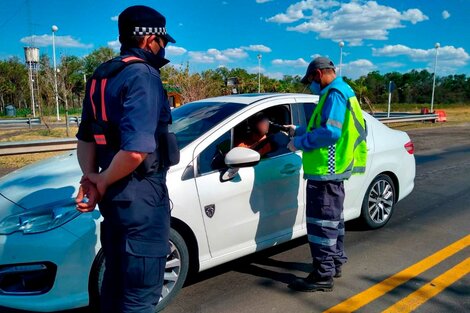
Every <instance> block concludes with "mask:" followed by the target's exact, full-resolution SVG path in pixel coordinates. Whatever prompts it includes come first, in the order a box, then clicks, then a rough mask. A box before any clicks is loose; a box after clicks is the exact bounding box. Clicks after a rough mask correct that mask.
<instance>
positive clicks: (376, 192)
mask: <svg viewBox="0 0 470 313" xmlns="http://www.w3.org/2000/svg"><path fill="white" fill-rule="evenodd" d="M395 203H396V193H395V184H394V183H393V181H392V179H391V178H390V177H389V176H387V175H385V174H380V175H378V176H377V177H376V178H375V179H374V180H373V181H372V183H371V184H370V186H369V188H368V189H367V192H366V194H365V196H364V200H363V202H362V215H361V217H362V221H363V222H364V224H365V226H366V227H367V228H370V229H376V228H380V227H383V226H384V225H385V224H387V223H388V221H389V220H390V217H391V216H392V213H393V209H394V207H395Z"/></svg>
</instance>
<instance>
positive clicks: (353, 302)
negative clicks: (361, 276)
mask: <svg viewBox="0 0 470 313" xmlns="http://www.w3.org/2000/svg"><path fill="white" fill-rule="evenodd" d="M468 246H470V235H467V236H465V237H463V238H462V239H460V240H458V241H456V242H454V243H453V244H451V245H449V246H447V247H445V248H443V249H441V250H439V251H437V252H436V253H434V254H432V255H430V256H428V257H427V258H425V259H423V260H421V261H419V262H418V263H416V264H413V265H411V266H410V267H408V268H406V269H404V270H402V271H401V272H398V273H396V274H394V275H392V276H390V277H388V278H387V279H385V280H383V281H381V282H380V283H377V284H376V285H374V286H372V287H370V288H368V289H366V290H364V291H362V292H361V293H358V294H357V295H355V296H352V297H351V298H349V299H346V300H344V301H343V302H341V303H339V304H337V305H335V306H333V307H331V308H329V309H327V310H326V311H324V313H345V312H354V311H356V310H358V309H360V308H362V307H363V306H365V305H367V304H368V303H370V302H372V301H374V300H376V299H378V298H380V297H381V296H383V295H384V294H386V293H387V292H389V291H391V290H393V289H395V288H396V287H398V286H400V285H401V284H403V283H405V282H407V281H409V280H410V279H413V278H414V277H416V276H418V275H419V274H421V273H423V272H425V271H427V270H428V269H430V268H432V267H434V266H436V265H437V264H438V263H440V262H442V261H444V260H445V259H447V258H449V257H451V256H452V255H454V254H456V253H457V252H459V251H460V250H462V249H465V248H466V247H468Z"/></svg>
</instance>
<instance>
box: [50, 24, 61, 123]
mask: <svg viewBox="0 0 470 313" xmlns="http://www.w3.org/2000/svg"><path fill="white" fill-rule="evenodd" d="M58 30H59V27H57V26H56V25H52V58H53V59H54V93H55V107H56V112H57V121H60V115H59V91H58V90H57V63H56V59H55V32H56V31H58Z"/></svg>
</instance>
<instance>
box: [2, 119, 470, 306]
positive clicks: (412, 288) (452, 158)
mask: <svg viewBox="0 0 470 313" xmlns="http://www.w3.org/2000/svg"><path fill="white" fill-rule="evenodd" d="M409 134H410V136H411V137H412V139H413V140H414V142H415V146H416V150H417V151H416V161H417V176H416V187H415V190H414V192H413V193H412V194H411V195H410V196H409V197H407V198H406V199H405V200H403V201H402V202H400V203H399V204H398V205H397V207H396V211H395V213H394V216H393V217H392V219H391V221H390V222H389V223H388V225H387V226H386V227H384V228H382V229H379V230H375V231H362V230H360V229H359V228H358V227H357V225H356V224H355V223H347V225H346V229H347V232H346V251H347V253H348V255H349V262H348V263H347V264H346V265H345V266H344V269H343V277H342V278H340V279H337V280H336V282H335V289H334V291H333V292H329V293H323V292H320V293H296V292H292V291H291V290H289V289H288V288H287V284H288V283H289V282H290V281H292V280H293V279H294V278H295V277H296V276H297V277H301V276H306V275H307V273H308V272H309V271H310V270H311V265H310V255H309V249H308V246H307V244H306V239H305V238H301V239H298V240H295V241H293V242H290V243H288V244H284V245H281V246H279V247H276V248H274V249H270V250H267V251H264V252H261V253H257V254H255V255H251V256H248V257H245V258H243V259H240V260H237V261H234V262H231V263H229V264H226V265H223V266H220V267H217V268H215V269H212V270H209V271H206V272H204V273H201V274H199V275H198V276H197V277H196V278H195V280H194V281H193V282H192V283H191V284H190V285H188V286H186V287H185V288H184V289H183V290H182V291H181V293H180V294H179V295H178V296H177V298H176V299H175V301H174V302H173V303H172V304H171V305H170V306H169V307H168V308H167V309H166V310H165V311H164V312H165V313H180V312H181V313H183V312H185V313H187V312H207V313H211V312H214V313H224V312H256V313H262V312H322V311H324V310H327V309H329V308H331V307H333V306H336V305H338V304H339V303H342V302H343V301H345V300H347V299H350V298H351V297H353V296H355V295H358V294H360V293H361V292H363V291H364V290H367V289H368V288H370V287H372V288H374V289H373V290H372V291H368V292H366V293H363V294H360V295H359V296H356V297H355V298H354V299H353V300H354V301H352V300H348V301H349V302H346V303H345V304H344V307H343V309H338V310H336V312H348V311H351V309H344V308H351V306H350V305H351V304H356V305H357V308H358V309H357V312H382V311H384V310H385V309H387V308H389V307H390V306H392V305H394V304H396V303H397V302H399V301H400V300H401V299H403V298H404V297H406V296H409V295H411V297H413V296H416V295H417V296H420V297H421V299H423V298H424V300H420V301H424V304H423V305H421V306H419V307H418V308H417V310H416V311H415V312H426V313H428V312H429V313H434V312H435V313H437V312H439V313H440V312H470V275H468V272H469V268H470V267H469V266H466V265H468V263H466V264H465V263H462V264H463V265H462V264H461V265H460V267H459V265H458V264H459V263H461V262H463V261H464V260H467V262H468V260H470V245H469V244H467V246H466V247H465V248H463V249H460V250H459V249H454V248H455V247H454V246H455V245H454V246H451V247H450V248H447V249H451V250H445V251H447V252H448V253H447V255H446V256H445V257H443V258H440V259H439V260H437V261H434V262H433V260H431V259H429V258H428V257H429V256H430V255H433V254H434V253H435V252H437V251H440V250H441V249H444V248H446V247H448V246H449V245H451V244H452V243H454V242H456V241H458V240H460V239H461V238H463V237H465V236H468V235H469V234H470V176H469V175H470V126H469V125H463V126H460V127H448V128H447V127H445V128H439V129H419V130H414V131H410V132H409ZM467 239H468V238H467ZM467 242H468V240H467ZM449 251H450V252H449ZM439 255H440V256H442V253H441V254H439ZM423 260H424V261H423ZM415 264H417V265H415ZM410 267H411V268H410ZM405 269H407V271H406V272H404V273H401V274H399V275H398V276H397V275H396V274H397V273H399V272H400V271H402V270H405ZM447 271H449V272H447ZM462 272H463V274H462ZM459 273H460V276H463V277H459ZM392 275H395V276H393V277H394V278H393V279H388V280H386V281H385V282H383V281H384V279H386V278H388V277H390V276H392ZM436 278H437V279H436ZM454 280H455V282H454V283H451V282H452V281H454ZM397 281H398V283H397ZM401 282H403V283H402V284H400V283H401ZM447 284H449V286H446V285H447ZM392 285H393V286H395V285H398V287H396V288H393V286H392ZM441 287H442V288H443V291H442V292H441V293H438V294H437V295H435V296H432V295H433V292H435V291H436V290H438V289H439V288H441ZM384 289H386V291H387V290H388V292H382V293H380V292H379V294H378V295H377V296H374V293H373V291H377V290H379V291H380V290H384ZM417 290H419V291H417ZM416 291H417V292H416ZM376 294H377V293H376ZM418 298H419V297H418ZM427 298H430V299H429V300H428V301H426V300H427ZM411 300H412V301H411V303H413V301H415V303H416V301H417V300H416V298H412V299H411ZM405 307H406V306H405ZM409 308H410V307H408V311H409ZM406 311H407V310H405V309H403V307H402V308H401V309H400V308H398V309H396V310H395V311H394V310H392V308H391V309H390V310H389V311H388V312H406ZM2 312H3V311H2ZM67 313H87V310H86V309H82V310H75V311H68V312H67Z"/></svg>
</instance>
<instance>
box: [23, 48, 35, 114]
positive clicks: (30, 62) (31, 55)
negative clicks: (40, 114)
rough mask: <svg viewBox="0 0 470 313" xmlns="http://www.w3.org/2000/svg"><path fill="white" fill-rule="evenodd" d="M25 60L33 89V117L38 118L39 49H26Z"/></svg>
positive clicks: (30, 85)
mask: <svg viewBox="0 0 470 313" xmlns="http://www.w3.org/2000/svg"><path fill="white" fill-rule="evenodd" d="M24 58H25V61H26V65H27V66H28V72H29V87H30V89H31V111H32V113H33V117H36V106H38V107H39V103H38V99H39V82H38V65H39V48H36V47H25V48H24Z"/></svg>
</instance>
